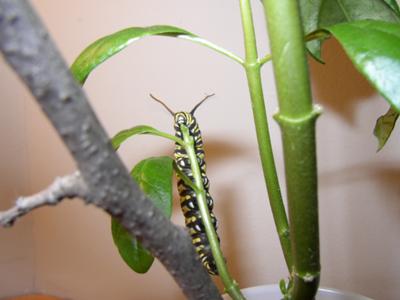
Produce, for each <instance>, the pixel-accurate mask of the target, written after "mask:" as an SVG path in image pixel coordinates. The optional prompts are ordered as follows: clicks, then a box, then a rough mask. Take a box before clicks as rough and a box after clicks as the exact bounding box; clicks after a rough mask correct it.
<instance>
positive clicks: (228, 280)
mask: <svg viewBox="0 0 400 300" xmlns="http://www.w3.org/2000/svg"><path fill="white" fill-rule="evenodd" d="M181 130H182V135H183V141H184V148H185V151H186V153H187V155H188V158H189V162H190V167H191V169H192V172H193V178H194V184H195V186H196V189H195V192H196V198H197V205H198V207H199V211H200V215H201V220H202V221H203V225H204V228H205V230H206V234H207V238H208V242H209V243H210V247H211V252H212V254H213V257H214V260H215V264H216V266H217V269H218V273H219V276H220V277H221V280H222V283H223V284H224V287H225V290H226V292H227V293H228V294H229V295H230V296H231V297H232V299H234V300H245V298H244V296H243V295H242V293H241V291H240V289H239V286H238V284H237V282H236V281H235V280H234V279H233V278H232V277H231V275H230V274H229V271H228V268H227V266H226V263H225V258H224V255H223V254H222V251H221V248H220V245H219V241H218V236H217V233H216V232H215V229H214V226H213V224H212V221H211V216H210V212H209V210H208V207H207V200H206V193H205V191H204V186H203V180H202V177H201V172H200V167H199V164H198V161H197V157H196V153H195V150H194V143H193V138H192V137H191V136H190V134H189V129H188V128H187V127H185V126H183V125H181Z"/></svg>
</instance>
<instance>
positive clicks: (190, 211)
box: [150, 95, 219, 275]
mask: <svg viewBox="0 0 400 300" xmlns="http://www.w3.org/2000/svg"><path fill="white" fill-rule="evenodd" d="M150 96H151V97H152V98H153V99H154V100H156V101H157V102H159V103H161V104H162V105H163V106H164V107H165V108H166V109H167V110H168V111H169V112H170V113H171V114H172V115H173V116H174V129H175V136H176V137H178V138H180V139H183V135H182V131H181V125H183V126H185V127H187V128H188V130H189V134H190V135H191V136H192V138H193V141H194V149H195V153H196V157H197V161H198V164H199V167H200V172H201V178H202V181H203V187H204V190H205V193H206V200H207V207H208V210H209V211H210V216H211V222H212V224H213V226H214V229H215V230H217V219H216V217H215V215H214V214H213V212H212V209H213V207H214V201H213V199H212V197H211V195H210V193H209V188H210V182H209V180H208V177H207V175H206V163H205V160H204V149H203V140H202V137H201V132H200V129H199V126H198V124H197V121H196V119H195V117H194V112H195V110H196V109H197V108H198V107H199V106H200V105H201V104H202V103H203V102H204V101H205V100H206V99H207V98H208V97H210V96H212V95H209V96H207V97H205V98H204V99H203V100H202V101H200V102H199V103H198V104H197V105H196V106H195V107H194V108H193V109H192V110H191V112H177V113H174V112H173V111H172V110H171V109H169V108H168V106H166V105H165V104H164V103H163V102H162V101H161V100H159V99H157V98H156V97H154V96H152V95H150ZM174 156H175V163H176V165H177V166H178V168H179V170H180V171H181V172H182V173H183V174H185V175H186V177H188V178H189V179H190V180H191V181H192V182H194V177H193V173H192V168H191V166H190V161H189V158H188V154H187V153H186V150H185V149H184V147H183V146H182V145H180V144H178V143H176V144H175V151H174ZM177 186H178V193H179V197H180V204H181V209H182V212H183V215H184V217H185V225H186V227H187V228H188V229H189V234H190V236H191V238H192V243H193V245H194V246H195V248H196V252H197V254H198V255H199V257H200V260H201V262H202V264H203V265H204V267H205V268H206V269H207V271H208V273H210V274H212V275H217V274H218V270H217V267H216V264H215V261H214V258H213V255H212V252H211V247H210V243H209V242H208V238H207V235H206V232H205V228H204V225H203V222H202V220H201V215H200V211H199V208H198V205H197V198H196V193H195V191H194V190H193V189H192V188H191V187H190V186H188V185H187V184H186V183H185V182H184V181H183V179H182V178H180V177H179V176H178V183H177ZM218 241H219V237H218Z"/></svg>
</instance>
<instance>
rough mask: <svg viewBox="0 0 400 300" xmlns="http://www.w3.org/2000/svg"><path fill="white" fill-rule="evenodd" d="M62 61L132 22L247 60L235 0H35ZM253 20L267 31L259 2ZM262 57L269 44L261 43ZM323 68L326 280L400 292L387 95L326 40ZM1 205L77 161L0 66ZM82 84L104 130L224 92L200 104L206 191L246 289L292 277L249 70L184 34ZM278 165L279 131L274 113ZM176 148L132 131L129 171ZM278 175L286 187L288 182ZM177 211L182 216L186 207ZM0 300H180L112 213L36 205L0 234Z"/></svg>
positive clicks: (380, 293) (125, 152)
mask: <svg viewBox="0 0 400 300" xmlns="http://www.w3.org/2000/svg"><path fill="white" fill-rule="evenodd" d="M33 3H34V6H35V8H36V9H37V10H38V11H39V13H40V15H41V16H42V17H43V19H44V22H45V23H46V25H47V26H48V27H49V28H50V32H51V34H52V36H53V38H54V39H55V41H56V42H57V44H58V46H59V48H60V49H62V53H63V55H64V56H65V58H66V60H67V61H68V63H72V61H73V59H74V57H76V56H77V55H78V53H79V52H80V51H81V50H82V49H83V48H84V47H85V46H86V45H87V44H88V43H90V42H91V41H93V40H94V39H96V38H98V37H101V36H103V35H105V34H109V33H112V32H114V31H116V30H119V29H121V28H125V27H128V26H135V25H136V26H146V25H151V24H173V25H177V26H181V27H184V28H186V29H188V30H190V31H192V32H195V33H197V34H199V35H201V36H204V37H207V38H208V39H210V40H212V41H215V42H217V43H218V44H220V45H222V46H224V47H226V48H228V49H230V50H232V51H235V52H236V53H238V54H240V55H243V50H242V45H241V42H242V36H241V26H240V21H239V10H238V4H237V3H236V2H232V1H228V0H220V1H176V0H173V1H159V0H148V1H127V0H126V1H94V0H91V1H77V0H70V1H54V0H53V1H51V0H36V1H33ZM253 5H254V8H255V9H256V10H257V12H256V16H255V20H256V24H257V25H258V28H259V32H258V34H259V37H260V39H261V37H264V36H265V30H264V25H263V24H264V22H263V18H262V14H261V9H260V4H259V1H254V3H253ZM259 44H260V49H261V52H265V51H266V49H267V46H266V43H265V42H263V41H261V40H260V41H259ZM329 46H330V47H329V48H326V51H325V57H326V61H327V65H326V66H321V65H317V64H316V63H312V64H311V70H312V73H313V79H314V81H313V87H314V96H315V99H316V101H317V102H318V103H320V104H321V105H322V106H323V107H324V110H325V113H324V114H323V116H322V117H321V118H320V120H319V122H318V139H319V140H318V156H319V157H318V159H319V173H320V182H319V183H320V212H321V216H320V224H321V252H322V264H323V271H322V285H323V286H330V287H335V288H340V289H345V290H352V291H355V292H359V293H363V294H365V295H368V296H370V297H372V298H374V299H388V300H390V299H393V300H394V299H399V298H400V287H399V286H398V284H397V283H398V281H399V278H400V260H398V259H397V255H398V252H399V250H400V239H399V238H398V237H399V235H398V232H399V230H400V201H399V194H400V193H399V192H400V185H399V184H398V183H399V180H400V167H399V163H400V158H399V155H398V153H399V148H400V140H399V139H398V136H399V134H400V131H399V128H397V129H396V130H395V132H394V138H393V139H392V140H391V141H390V142H389V144H388V145H387V147H386V148H385V149H384V150H383V151H382V152H381V153H378V154H376V153H375V148H376V143H375V140H374V138H373V136H372V135H371V131H372V128H373V124H374V121H375V119H376V117H377V116H378V115H379V114H380V113H382V112H384V111H385V110H386V107H387V106H386V104H385V103H384V101H383V100H382V99H381V98H380V97H379V96H378V95H376V94H375V93H374V91H373V90H372V89H371V88H370V87H369V86H368V84H367V83H366V82H365V81H364V80H363V79H362V78H361V77H360V76H359V75H357V73H356V72H355V71H354V70H353V69H352V67H351V65H350V63H349V62H348V60H347V59H346V58H345V57H344V55H343V53H342V52H341V50H340V48H339V46H338V45H337V44H336V43H334V42H329ZM0 63H1V66H0V70H1V80H0V88H1V89H0V95H1V101H2V103H1V104H2V109H1V111H0V113H1V118H0V129H1V130H0V133H1V136H0V137H1V139H2V141H3V143H2V151H1V160H0V161H1V170H0V172H1V201H0V208H2V209H4V208H6V207H8V206H9V205H10V204H11V202H12V200H13V199H14V198H15V197H16V196H17V195H19V194H21V193H33V192H35V191H38V190H39V189H41V188H42V187H44V186H46V185H47V184H49V183H50V182H51V181H52V178H53V177H54V176H57V175H63V174H67V173H69V172H71V171H72V170H74V168H75V167H74V163H73V161H72V160H71V158H70V156H69V154H68V153H67V152H66V150H65V149H64V147H63V145H62V143H61V142H60V140H59V138H58V137H57V136H56V134H55V133H54V130H53V129H52V128H51V127H50V125H49V123H48V122H47V120H45V119H44V118H43V115H42V113H41V112H40V110H39V109H38V108H37V107H36V105H35V104H34V103H33V101H32V99H31V97H30V96H29V95H28V94H27V92H26V91H25V89H24V88H23V87H22V85H21V84H20V83H19V81H18V80H17V79H16V78H15V76H14V75H13V74H12V72H11V71H10V70H9V69H8V67H7V66H5V65H4V62H3V61H0ZM271 73H272V72H271V66H270V65H268V66H267V67H266V68H265V71H264V75H265V80H266V82H267V86H266V97H267V99H268V102H269V103H268V110H269V115H270V116H271V115H272V113H273V112H274V111H275V110H276V104H275V100H274V98H275V91H274V87H273V84H272V81H273V79H272V77H271ZM85 90H86V92H87V94H88V96H89V97H90V99H91V103H92V104H93V106H94V108H95V110H96V112H97V113H98V114H99V117H100V119H101V121H102V122H103V124H104V126H105V128H106V129H107V131H108V132H109V134H110V135H112V134H114V133H116V132H117V131H118V130H120V129H123V128H127V127H130V126H133V125H137V124H149V125H152V126H154V127H157V128H160V129H162V130H165V131H169V132H172V120H171V117H170V115H169V114H168V113H166V112H165V111H164V109H163V108H162V107H161V106H160V105H158V104H157V103H154V102H151V101H150V100H149V97H148V94H149V93H150V92H152V93H154V94H155V95H157V96H159V97H161V98H163V99H165V100H166V101H167V102H168V105H169V106H170V107H171V108H172V109H173V110H179V109H190V108H191V107H192V106H193V104H194V103H196V101H197V100H199V99H200V98H202V97H203V96H204V94H205V93H211V92H214V93H216V96H215V97H214V98H213V99H210V101H208V102H207V103H206V104H204V106H203V107H201V108H200V109H199V110H198V112H197V116H198V121H199V123H200V125H201V128H202V131H203V136H204V139H205V144H206V152H207V162H208V173H209V177H210V179H211V183H212V185H211V192H212V194H213V195H214V198H215V200H216V208H215V210H216V214H217V216H218V218H219V220H220V229H219V232H220V235H221V240H222V245H223V248H224V252H225V255H226V257H227V260H228V263H229V267H230V268H231V269H232V272H233V275H234V277H235V278H236V279H237V280H238V281H239V283H240V285H241V286H243V287H248V286H254V285H258V284H265V283H276V282H277V281H279V279H281V278H283V277H285V276H286V272H285V267H284V262H283V258H282V255H281V253H280V249H279V244H278V240H277V238H276V234H275V232H274V226H273V222H272V217H271V213H270V210H269V207H268V205H267V203H266V196H265V188H264V184H263V180H262V174H261V170H260V167H259V161H258V154H257V149H256V144H255V135H254V130H253V125H252V119H251V107H250V104H249V101H248V91H247V86H246V83H245V81H244V73H243V71H242V70H241V68H240V67H239V66H237V65H235V64H233V63H231V62H230V61H229V60H227V59H226V58H224V57H220V56H219V55H216V54H215V53H213V52H211V51H210V50H208V49H204V48H202V47H200V46H197V45H192V44H190V43H189V42H187V41H180V40H174V39H168V38H149V39H146V40H142V41H139V42H137V43H136V44H135V45H133V46H131V47H130V48H129V49H127V50H126V51H124V52H123V53H121V54H120V55H118V56H117V57H115V58H114V59H112V60H110V61H109V62H107V63H105V64H104V65H103V66H101V67H99V68H98V69H97V70H96V71H95V72H94V73H93V76H91V77H90V78H89V80H88V81H87V84H86V86H85ZM271 130H272V138H273V141H274V142H275V144H276V146H275V148H276V157H277V165H278V168H279V169H280V170H282V166H283V164H282V157H281V154H280V149H281V146H280V133H279V131H278V128H277V126H276V124H275V123H274V121H271ZM172 150H173V145H171V144H170V143H169V142H167V141H163V140H160V139H157V138H154V137H149V136H143V137H137V138H135V139H134V141H133V142H130V143H129V144H128V145H126V146H124V147H122V149H121V151H120V152H121V155H122V157H123V159H124V161H125V163H126V164H127V166H132V165H133V164H134V163H135V162H137V161H139V160H140V159H142V158H144V157H147V156H152V155H164V154H170V153H171V151H172ZM282 182H283V181H282ZM173 219H174V221H175V222H177V223H180V224H183V219H182V217H181V215H180V211H179V207H178V206H177V205H176V207H175V209H174V215H173ZM0 245H1V247H0V298H1V297H3V296H7V295H11V294H14V293H17V292H21V293H23V292H25V291H28V290H30V289H31V290H32V289H34V290H35V291H38V292H48V293H52V294H56V295H60V296H64V297H66V298H68V299H74V300H92V299H99V300H101V299H118V300H124V299H126V300H127V299H182V298H183V297H182V295H181V293H180V292H179V289H178V288H177V286H176V284H175V283H174V282H173V281H172V279H170V277H169V276H168V274H167V273H166V272H165V270H164V269H163V267H162V266H161V265H159V264H158V263H156V264H155V265H154V268H153V269H152V270H151V271H150V272H149V273H148V274H146V275H137V274H135V273H132V272H131V271H130V270H129V269H128V268H127V267H126V266H125V265H124V263H123V262H122V261H121V260H120V259H119V257H118V254H117V252H116V250H115V248H114V246H113V244H112V240H111V237H110V229H109V218H108V216H107V215H105V214H104V213H102V212H100V211H98V210H97V209H95V208H93V207H87V206H84V205H83V204H82V203H81V202H80V201H67V202H65V203H63V204H62V205H60V206H58V207H56V208H46V209H41V210H39V211H37V212H35V213H33V214H32V215H31V217H28V218H26V219H24V220H22V221H20V222H18V223H17V225H16V227H14V228H13V229H11V230H9V229H7V230H5V229H0Z"/></svg>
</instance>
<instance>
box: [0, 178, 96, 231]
mask: <svg viewBox="0 0 400 300" xmlns="http://www.w3.org/2000/svg"><path fill="white" fill-rule="evenodd" d="M75 197H80V198H89V191H88V189H87V187H86V184H85V182H84V181H83V180H82V177H81V175H80V173H79V172H75V173H73V174H71V175H67V176H64V177H58V178H56V179H55V180H54V182H53V183H52V184H51V185H50V186H49V187H48V188H47V189H45V190H43V191H41V192H39V193H37V194H35V195H32V196H28V197H19V198H18V199H17V200H16V201H15V206H14V207H12V208H10V209H8V210H6V211H0V226H3V227H7V226H11V225H13V224H14V222H15V221H16V220H17V219H18V218H21V217H22V216H24V215H26V214H27V213H29V212H31V211H32V210H34V209H36V208H39V207H42V206H48V205H57V204H58V203H60V202H61V201H62V200H63V199H66V198H75Z"/></svg>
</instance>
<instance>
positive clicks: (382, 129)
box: [374, 108, 399, 151]
mask: <svg viewBox="0 0 400 300" xmlns="http://www.w3.org/2000/svg"><path fill="white" fill-rule="evenodd" d="M398 117H399V113H398V112H396V111H395V110H394V109H392V108H390V109H389V110H388V111H387V112H386V114H384V115H382V116H380V117H379V118H378V120H376V125H375V128H374V135H375V136H376V138H377V139H378V149H377V151H379V150H381V149H382V148H383V146H385V144H386V142H387V141H388V139H389V137H390V134H391V133H392V131H393V128H394V126H395V125H396V121H397V119H398Z"/></svg>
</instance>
